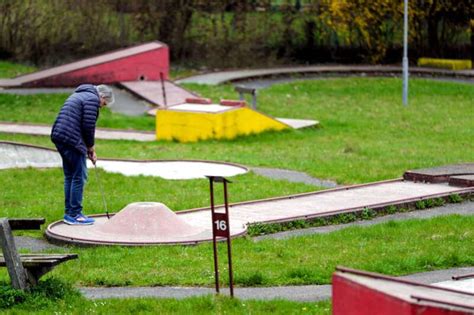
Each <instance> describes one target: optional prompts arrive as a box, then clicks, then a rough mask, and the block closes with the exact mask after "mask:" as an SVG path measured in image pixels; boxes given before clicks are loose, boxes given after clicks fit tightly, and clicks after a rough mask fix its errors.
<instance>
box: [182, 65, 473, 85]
mask: <svg viewBox="0 0 474 315" xmlns="http://www.w3.org/2000/svg"><path fill="white" fill-rule="evenodd" d="M401 73H402V68H401V67H400V66H366V65H347V66H346V65H329V66H327V65H319V66H294V67H281V68H269V69H268V68H266V69H239V70H228V71H219V72H210V73H204V74H200V75H195V76H191V77H187V78H183V79H181V80H177V81H176V83H178V84H180V83H198V84H207V85H218V84H222V83H226V82H236V81H243V80H254V79H258V78H268V77H275V76H278V77H280V79H281V77H285V76H286V77H291V76H293V75H295V74H296V75H308V76H310V75H311V76H321V75H323V76H338V75H339V76H341V75H344V76H347V75H354V74H358V75H363V76H366V75H378V76H401ZM410 75H412V76H413V75H416V76H425V77H439V78H447V79H448V80H451V79H455V80H459V79H460V80H462V81H463V82H469V83H473V82H474V71H472V70H466V71H450V70H444V69H430V68H420V67H410ZM277 79H278V78H277Z"/></svg>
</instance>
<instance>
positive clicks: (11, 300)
mask: <svg viewBox="0 0 474 315" xmlns="http://www.w3.org/2000/svg"><path fill="white" fill-rule="evenodd" d="M25 300H26V293H25V292H23V291H21V290H16V289H13V288H12V287H11V286H8V285H2V286H0V309H2V308H11V307H13V306H14V305H16V304H20V303H23V302H24V301H25Z"/></svg>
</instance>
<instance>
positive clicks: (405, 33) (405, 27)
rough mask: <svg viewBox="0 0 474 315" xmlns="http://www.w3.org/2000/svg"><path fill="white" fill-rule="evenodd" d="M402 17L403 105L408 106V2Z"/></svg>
mask: <svg viewBox="0 0 474 315" xmlns="http://www.w3.org/2000/svg"><path fill="white" fill-rule="evenodd" d="M404 9H405V10H404V17H403V105H405V106H407V105H408V0H405V8H404Z"/></svg>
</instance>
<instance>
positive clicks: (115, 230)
mask: <svg viewBox="0 0 474 315" xmlns="http://www.w3.org/2000/svg"><path fill="white" fill-rule="evenodd" d="M92 217H94V219H95V220H96V221H95V223H94V224H93V225H86V226H79V225H67V224H65V223H64V222H62V221H57V222H54V223H52V224H50V225H49V226H48V229H47V230H46V237H47V238H48V239H49V240H51V241H53V242H59V243H64V242H66V243H75V244H91V245H92V244H93V245H137V246H142V245H154V244H196V243H199V242H203V241H209V240H211V239H212V231H211V229H210V228H211V220H210V218H209V219H208V220H206V221H208V224H206V225H207V226H209V228H206V227H204V226H203V225H201V226H199V225H194V223H193V222H192V221H189V220H188V222H186V219H185V218H184V217H183V216H179V215H178V214H176V213H174V212H173V211H171V210H170V209H169V208H168V207H167V206H165V205H164V204H162V203H159V202H136V203H131V204H129V205H127V206H126V207H125V208H124V209H122V210H121V211H120V212H118V213H117V214H114V215H113V216H111V217H110V219H108V218H107V217H106V216H105V215H94V216H92Z"/></svg>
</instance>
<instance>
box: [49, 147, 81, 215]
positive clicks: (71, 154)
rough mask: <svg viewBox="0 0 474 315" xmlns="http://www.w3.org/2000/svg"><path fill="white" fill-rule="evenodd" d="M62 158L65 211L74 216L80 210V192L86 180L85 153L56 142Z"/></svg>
mask: <svg viewBox="0 0 474 315" xmlns="http://www.w3.org/2000/svg"><path fill="white" fill-rule="evenodd" d="M56 148H57V149H58V152H59V154H60V155H61V158H62V160H63V171H64V201H65V213H66V214H67V215H69V216H72V217H75V216H76V215H78V214H79V213H81V212H82V194H83V191H84V184H85V182H86V180H87V164H86V155H85V154H82V153H81V152H80V151H78V150H77V149H75V148H73V147H70V146H68V145H64V144H61V143H57V144H56Z"/></svg>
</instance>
